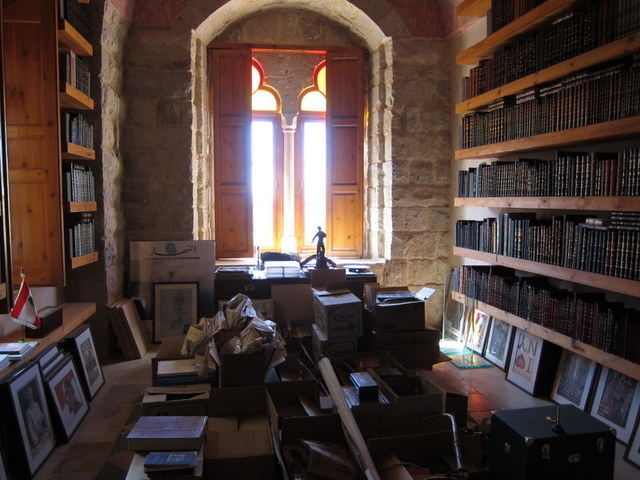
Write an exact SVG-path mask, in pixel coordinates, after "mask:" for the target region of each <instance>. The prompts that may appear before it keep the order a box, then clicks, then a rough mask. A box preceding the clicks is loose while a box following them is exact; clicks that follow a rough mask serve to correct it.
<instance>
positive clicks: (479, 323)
mask: <svg viewBox="0 0 640 480" xmlns="http://www.w3.org/2000/svg"><path fill="white" fill-rule="evenodd" d="M490 323H491V317H490V316H489V314H488V313H484V312H483V311H481V310H478V309H477V308H474V309H473V315H472V316H471V321H470V323H469V328H468V332H467V342H466V346H467V347H468V348H470V349H471V350H473V351H474V352H475V353H477V354H478V355H482V354H484V346H485V341H486V339H487V332H488V331H489V325H490Z"/></svg>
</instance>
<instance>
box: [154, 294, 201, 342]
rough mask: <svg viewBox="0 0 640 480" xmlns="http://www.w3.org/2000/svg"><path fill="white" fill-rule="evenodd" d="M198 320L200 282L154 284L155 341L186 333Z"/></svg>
mask: <svg viewBox="0 0 640 480" xmlns="http://www.w3.org/2000/svg"><path fill="white" fill-rule="evenodd" d="M197 320H198V282H181V283H164V282H159V283H155V284H154V319H153V341H154V342H161V341H162V340H163V339H165V338H170V337H181V336H183V335H185V334H186V333H187V330H188V329H189V327H190V326H191V325H194V324H195V323H196V322H197Z"/></svg>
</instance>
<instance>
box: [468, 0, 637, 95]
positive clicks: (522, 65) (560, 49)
mask: <svg viewBox="0 0 640 480" xmlns="http://www.w3.org/2000/svg"><path fill="white" fill-rule="evenodd" d="M520 1H522V0H520ZM500 3H503V4H509V5H511V6H514V4H516V3H517V2H510V1H509V2H506V1H505V2H500ZM534 6H535V5H534ZM496 11H498V12H499V11H500V8H498V9H497V10H496V9H495V7H494V10H493V11H492V13H493V14H495V13H496ZM513 19H515V18H513ZM513 19H512V20H513ZM634 19H635V20H634ZM512 20H510V21H512ZM639 29H640V3H639V2H637V1H636V0H605V1H597V2H593V1H592V2H590V3H589V4H587V5H584V7H583V8H581V9H577V10H574V11H571V12H569V13H565V14H563V15H562V16H560V17H558V18H557V19H556V20H554V21H553V22H552V23H551V24H550V25H549V26H548V27H546V28H544V29H542V30H538V31H534V32H532V33H530V34H528V35H526V36H524V37H519V38H517V39H515V40H514V41H512V42H510V43H508V44H507V45H505V46H503V47H501V48H499V49H498V50H496V51H495V52H494V54H493V58H489V59H483V60H481V61H480V62H479V64H478V66H477V67H474V68H472V69H471V70H470V72H469V76H468V77H466V78H465V79H463V84H462V85H463V92H462V95H463V98H464V99H468V98H472V97H475V96H477V95H480V94H482V93H484V92H487V91H489V90H492V89H494V88H498V87H500V86H502V85H505V84H507V83H510V82H513V81H515V80H518V79H520V78H522V77H525V76H527V75H530V74H532V73H535V72H537V71H539V70H543V69H544V68H547V67H550V66H551V65H555V64H557V63H560V62H562V61H564V60H567V59H569V58H572V57H575V56H576V55H579V54H581V53H584V52H587V51H589V50H591V49H593V48H596V47H599V46H601V45H604V44H606V43H609V42H611V41H613V40H616V39H618V38H622V37H624V36H627V35H630V34H632V33H635V32H637V31H638V30H639Z"/></svg>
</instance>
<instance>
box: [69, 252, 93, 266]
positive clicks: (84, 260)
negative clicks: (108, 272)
mask: <svg viewBox="0 0 640 480" xmlns="http://www.w3.org/2000/svg"><path fill="white" fill-rule="evenodd" d="M69 260H70V263H71V268H72V269H74V268H80V267H84V266H85V265H89V264H90V263H95V262H97V261H98V252H91V253H87V254H86V255H81V256H79V257H71V258H70V259H69Z"/></svg>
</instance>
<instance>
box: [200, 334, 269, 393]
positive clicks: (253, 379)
mask: <svg viewBox="0 0 640 480" xmlns="http://www.w3.org/2000/svg"><path fill="white" fill-rule="evenodd" d="M237 334H239V332H231V331H221V332H219V333H218V335H217V338H216V341H215V342H212V343H211V349H210V353H211V356H212V357H213V359H214V361H215V362H216V364H217V365H218V378H219V385H220V387H241V386H245V385H259V384H261V383H264V377H265V374H266V371H267V368H268V367H269V363H270V362H271V357H272V355H273V353H274V349H273V347H269V348H266V349H264V350H261V351H258V352H254V353H236V354H224V355H220V353H219V351H218V347H217V345H216V344H218V345H223V344H224V343H226V341H228V340H229V339H230V338H232V337H233V336H235V335H237Z"/></svg>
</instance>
